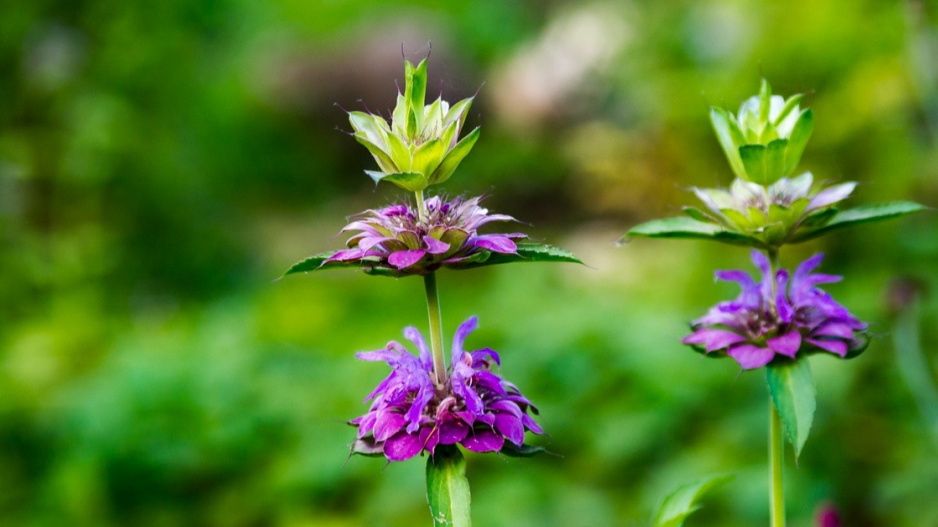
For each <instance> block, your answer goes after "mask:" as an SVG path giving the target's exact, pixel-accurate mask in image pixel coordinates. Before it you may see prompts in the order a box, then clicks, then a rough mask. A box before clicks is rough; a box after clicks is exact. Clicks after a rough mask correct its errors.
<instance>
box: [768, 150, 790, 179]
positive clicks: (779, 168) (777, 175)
mask: <svg viewBox="0 0 938 527" xmlns="http://www.w3.org/2000/svg"><path fill="white" fill-rule="evenodd" d="M787 151H788V139H775V140H773V141H770V142H769V144H767V145H765V176H766V183H765V184H766V185H771V184H772V183H775V182H776V181H778V180H779V179H782V178H783V177H785V176H787V175H788V174H787V173H785V152H787Z"/></svg>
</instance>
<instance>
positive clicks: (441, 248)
mask: <svg viewBox="0 0 938 527" xmlns="http://www.w3.org/2000/svg"><path fill="white" fill-rule="evenodd" d="M423 241H424V243H426V244H427V252H428V253H430V254H443V253H445V252H446V251H448V250H449V244H448V243H445V242H441V241H440V240H437V239H436V238H431V237H429V236H424V237H423Z"/></svg>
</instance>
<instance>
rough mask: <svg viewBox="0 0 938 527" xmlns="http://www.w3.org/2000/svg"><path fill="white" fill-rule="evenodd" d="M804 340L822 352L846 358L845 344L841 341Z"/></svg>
mask: <svg viewBox="0 0 938 527" xmlns="http://www.w3.org/2000/svg"><path fill="white" fill-rule="evenodd" d="M805 340H806V341H808V342H810V343H811V344H814V345H815V346H817V347H819V348H821V349H822V350H824V351H829V352H831V353H833V354H834V355H839V356H841V357H846V356H847V343H846V342H844V341H842V340H826V339H805Z"/></svg>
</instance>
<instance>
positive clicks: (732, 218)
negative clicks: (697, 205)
mask: <svg viewBox="0 0 938 527" xmlns="http://www.w3.org/2000/svg"><path fill="white" fill-rule="evenodd" d="M812 183H813V176H812V175H811V173H810V172H805V173H804V174H801V175H800V176H798V177H794V178H790V179H789V178H781V179H779V180H778V181H776V182H775V183H773V184H772V185H770V186H768V187H765V186H763V185H759V184H757V183H751V182H748V181H743V180H742V179H736V180H735V181H733V184H732V185H730V189H729V191H726V190H722V189H700V188H695V189H694V193H695V194H697V197H698V198H700V201H702V202H703V203H704V205H706V206H707V208H708V209H709V211H707V212H701V211H698V210H696V209H687V210H688V212H691V213H692V214H693V213H694V212H697V213H699V214H696V216H697V219H699V220H701V221H708V222H711V223H717V224H720V225H721V226H723V227H725V228H727V229H729V230H732V231H737V232H745V233H747V234H749V235H751V236H754V237H756V238H757V239H759V240H761V241H762V242H763V243H765V244H766V245H769V246H779V245H781V244H783V243H785V242H786V241H787V240H789V239H791V238H792V237H793V236H795V234H796V233H798V232H799V231H801V230H805V229H807V230H810V229H814V228H818V227H820V226H823V225H824V224H825V223H826V222H827V221H829V220H830V219H831V217H832V214H833V213H834V212H836V209H835V208H834V207H835V206H836V204H837V203H838V202H839V201H841V200H843V199H845V198H846V197H847V196H849V195H850V194H851V193H852V192H853V189H854V188H855V187H856V186H857V184H856V183H854V182H848V183H841V184H839V185H834V186H831V187H827V188H824V189H818V188H812Z"/></svg>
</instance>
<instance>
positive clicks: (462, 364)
mask: <svg viewBox="0 0 938 527" xmlns="http://www.w3.org/2000/svg"><path fill="white" fill-rule="evenodd" d="M476 326H477V319H476V317H471V318H470V319H468V320H466V321H465V322H463V323H462V325H460V326H459V329H458V330H457V331H456V335H455V336H454V337H453V348H452V358H451V360H450V366H449V368H448V370H447V372H446V376H445V377H444V378H443V379H444V380H443V383H442V385H435V384H434V381H433V379H434V378H435V375H434V371H433V360H432V357H431V354H430V350H429V349H428V348H427V343H426V341H425V340H424V338H423V336H422V335H421V334H420V332H419V331H417V329H416V328H413V327H408V328H406V329H405V330H404V336H405V337H406V338H407V339H408V340H409V341H411V342H412V343H413V344H414V346H416V347H417V350H418V352H419V355H417V356H414V355H412V354H411V353H410V352H408V351H407V349H405V348H404V346H403V345H401V344H400V343H399V342H395V341H392V342H389V343H388V345H387V347H386V348H385V349H382V350H377V351H368V352H363V353H359V354H357V355H356V356H357V357H358V358H359V359H362V360H366V361H384V362H387V363H388V365H390V366H391V374H390V375H388V377H387V378H386V379H384V380H383V381H382V382H381V383H380V384H378V386H377V388H375V390H374V391H373V392H372V393H371V394H370V395H369V396H368V397H367V398H366V399H365V401H366V402H367V401H368V400H372V399H373V402H372V404H371V408H370V409H369V411H368V413H366V414H365V415H363V416H361V417H358V418H356V419H353V420H352V421H350V424H352V425H353V426H356V427H357V428H358V439H357V440H356V441H355V443H354V444H353V446H352V451H353V452H354V453H359V454H369V455H384V456H385V457H386V458H387V459H388V460H389V461H404V460H406V459H410V458H412V457H414V456H416V455H417V454H419V453H420V452H422V451H424V450H425V451H427V452H429V453H430V454H431V455H433V453H434V450H435V449H436V447H437V446H438V445H453V444H457V443H458V444H460V445H462V446H463V447H465V448H466V449H468V450H472V451H474V452H500V451H503V450H505V451H520V450H521V449H522V447H523V446H524V433H525V431H531V432H534V433H535V434H541V433H543V431H542V429H541V427H540V426H538V424H537V423H536V422H535V421H534V419H533V418H531V416H530V415H529V414H528V412H529V411H530V412H532V413H534V414H537V408H535V407H534V405H533V404H531V401H529V400H528V399H526V398H525V397H524V396H523V395H521V392H520V391H519V390H518V388H517V387H515V386H514V385H513V384H511V383H509V382H507V381H505V380H504V379H502V378H501V377H500V376H498V375H497V374H495V373H492V371H491V368H492V365H493V364H495V365H501V359H500V358H499V356H498V353H496V352H495V351H493V350H491V349H489V348H483V349H480V350H475V351H471V352H470V351H465V350H464V349H463V343H464V342H465V340H466V337H467V336H468V335H469V334H470V333H472V331H474V330H475V329H476Z"/></svg>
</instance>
